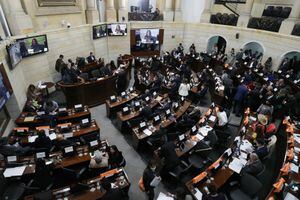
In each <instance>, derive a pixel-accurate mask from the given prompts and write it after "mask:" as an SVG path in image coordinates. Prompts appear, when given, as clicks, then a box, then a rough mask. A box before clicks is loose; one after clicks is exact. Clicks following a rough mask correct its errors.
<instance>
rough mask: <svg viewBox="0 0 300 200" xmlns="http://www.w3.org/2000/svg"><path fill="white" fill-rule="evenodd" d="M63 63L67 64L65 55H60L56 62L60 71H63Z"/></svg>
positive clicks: (57, 69)
mask: <svg viewBox="0 0 300 200" xmlns="http://www.w3.org/2000/svg"><path fill="white" fill-rule="evenodd" d="M63 64H65V63H64V55H59V58H58V59H57V60H56V63H55V70H56V71H57V72H58V73H61V69H62V67H63Z"/></svg>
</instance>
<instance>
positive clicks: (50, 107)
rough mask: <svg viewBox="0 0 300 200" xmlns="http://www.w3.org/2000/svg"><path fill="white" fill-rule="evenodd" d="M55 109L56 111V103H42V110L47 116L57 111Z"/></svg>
mask: <svg viewBox="0 0 300 200" xmlns="http://www.w3.org/2000/svg"><path fill="white" fill-rule="evenodd" d="M57 109H58V103H57V102H55V101H47V102H45V103H44V106H43V110H44V111H45V112H46V113H47V114H51V113H54V112H56V111H57Z"/></svg>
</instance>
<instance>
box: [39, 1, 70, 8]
mask: <svg viewBox="0 0 300 200" xmlns="http://www.w3.org/2000/svg"><path fill="white" fill-rule="evenodd" d="M37 1H38V4H39V6H41V7H47V6H75V5H76V0H37Z"/></svg>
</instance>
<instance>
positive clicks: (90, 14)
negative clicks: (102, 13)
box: [85, 0, 99, 24]
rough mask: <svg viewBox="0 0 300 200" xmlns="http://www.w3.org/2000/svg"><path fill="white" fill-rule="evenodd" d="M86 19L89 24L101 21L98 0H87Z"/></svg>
mask: <svg viewBox="0 0 300 200" xmlns="http://www.w3.org/2000/svg"><path fill="white" fill-rule="evenodd" d="M85 14H86V21H87V23H88V24H96V23H99V12H98V9H97V3H96V0H86V11H85Z"/></svg>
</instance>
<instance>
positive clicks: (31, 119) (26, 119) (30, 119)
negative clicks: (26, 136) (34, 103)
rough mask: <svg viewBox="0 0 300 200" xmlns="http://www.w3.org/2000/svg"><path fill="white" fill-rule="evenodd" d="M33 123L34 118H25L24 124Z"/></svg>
mask: <svg viewBox="0 0 300 200" xmlns="http://www.w3.org/2000/svg"><path fill="white" fill-rule="evenodd" d="M32 121H34V117H25V118H24V122H32Z"/></svg>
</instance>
